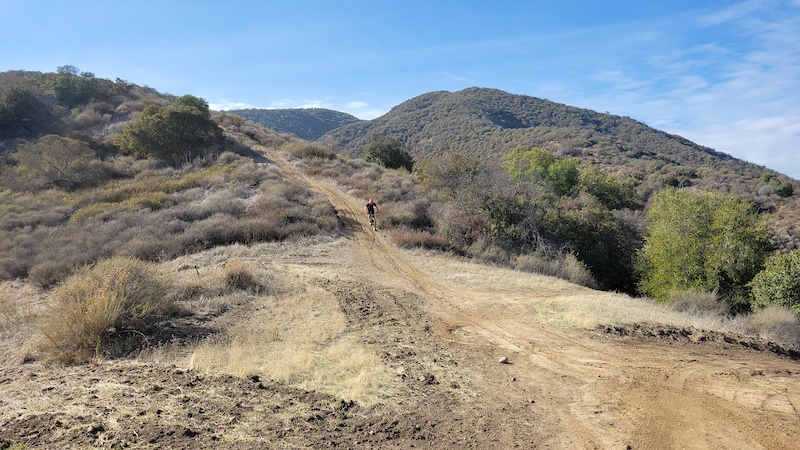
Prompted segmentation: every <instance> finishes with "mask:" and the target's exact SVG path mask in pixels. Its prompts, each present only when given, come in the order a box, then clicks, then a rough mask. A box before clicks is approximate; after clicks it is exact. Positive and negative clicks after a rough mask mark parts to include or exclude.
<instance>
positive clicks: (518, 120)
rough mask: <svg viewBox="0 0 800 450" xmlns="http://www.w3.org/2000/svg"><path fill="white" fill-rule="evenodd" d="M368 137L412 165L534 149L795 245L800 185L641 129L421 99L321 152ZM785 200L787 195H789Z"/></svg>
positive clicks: (444, 98) (342, 135)
mask: <svg viewBox="0 0 800 450" xmlns="http://www.w3.org/2000/svg"><path fill="white" fill-rule="evenodd" d="M373 135H381V136H390V137H394V138H396V139H398V140H400V141H401V142H403V143H405V145H406V147H407V149H408V150H409V153H411V155H412V157H413V158H414V159H415V160H416V161H421V160H424V159H426V158H431V157H435V156H437V155H442V154H444V153H446V152H460V153H465V154H469V155H474V156H480V157H482V158H485V159H494V160H499V159H500V158H501V157H502V156H503V155H504V154H506V153H508V152H510V151H512V150H513V149H514V148H515V147H517V146H525V147H532V146H537V147H541V148H544V149H546V150H549V151H551V152H553V153H555V154H556V155H558V156H565V157H566V156H569V157H573V158H576V159H578V160H579V162H581V163H593V164H596V165H598V166H600V167H602V168H603V169H604V170H606V171H608V172H610V173H613V174H616V175H619V176H623V177H629V178H630V179H632V180H633V181H634V183H635V185H636V188H637V191H638V192H639V194H640V195H641V196H642V198H643V199H645V200H646V199H647V198H648V197H649V195H650V194H651V193H653V192H655V191H657V190H659V189H662V188H664V187H667V186H676V187H677V186H680V187H689V186H692V187H694V188H697V189H700V190H703V191H712V190H718V191H724V192H733V193H736V194H738V195H742V196H745V197H748V198H752V199H754V200H755V201H756V202H757V203H758V205H759V207H761V208H762V209H764V210H768V211H772V212H775V213H776V214H775V215H776V218H775V227H776V231H777V233H778V239H777V240H778V245H779V246H781V247H782V248H793V247H794V246H795V245H796V244H795V242H797V241H798V238H800V230H796V229H795V224H796V223H797V222H798V219H800V212H798V211H800V200H798V197H800V196H799V195H796V194H795V195H791V192H792V191H794V192H800V184H798V182H797V180H793V179H791V178H789V177H787V176H785V175H782V174H779V173H777V172H775V171H774V170H770V169H768V168H766V167H763V166H759V165H756V164H752V163H748V162H746V161H743V160H740V159H737V158H734V157H732V156H730V155H728V154H725V153H722V152H718V151H715V150H713V149H711V148H708V147H704V146H702V145H699V144H696V143H694V142H691V141H689V140H687V139H685V138H682V137H680V136H677V135H673V134H669V133H666V132H663V131H660V130H657V129H654V128H651V127H649V126H647V125H646V124H644V123H642V122H639V121H636V120H634V119H632V118H630V117H623V116H616V115H612V114H604V113H599V112H596V111H591V110H588V109H582V108H577V107H573V106H567V105H564V104H560V103H555V102H552V101H549V100H544V99H540V98H536V97H530V96H524V95H515V94H510V93H507V92H503V91H501V90H497V89H487V88H468V89H464V90H461V91H457V92H447V91H437V92H430V93H426V94H422V95H420V96H417V97H415V98H412V99H410V100H408V101H406V102H403V103H401V104H400V105H398V106H396V107H394V108H392V109H391V111H389V112H388V113H387V114H385V115H383V116H381V117H379V118H377V119H374V120H369V121H362V122H357V123H352V124H350V125H346V126H343V127H341V128H337V129H335V130H332V131H330V132H329V133H327V134H326V135H324V136H322V138H320V140H319V142H320V143H322V144H325V145H328V146H330V147H332V148H334V149H335V150H337V151H339V152H341V153H345V154H349V155H351V156H355V155H358V154H359V153H360V152H361V149H362V148H363V147H364V145H365V144H366V142H367V141H368V139H369V138H370V137H371V136H373ZM787 194H789V195H787Z"/></svg>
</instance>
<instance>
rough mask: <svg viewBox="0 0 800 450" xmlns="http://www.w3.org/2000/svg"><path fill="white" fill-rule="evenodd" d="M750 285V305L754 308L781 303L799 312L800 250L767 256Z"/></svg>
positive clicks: (759, 308) (758, 308)
mask: <svg viewBox="0 0 800 450" xmlns="http://www.w3.org/2000/svg"><path fill="white" fill-rule="evenodd" d="M750 287H751V288H752V290H753V300H752V302H751V303H750V306H751V307H752V308H753V309H754V310H756V311H758V310H761V309H764V308H766V307H767V306H770V305H782V306H788V307H789V308H791V309H792V310H793V311H794V312H795V313H797V314H800V250H792V251H791V252H789V253H779V254H777V255H775V256H773V257H771V258H769V259H768V260H767V262H766V264H765V267H764V270H762V271H761V272H759V273H758V274H757V275H756V276H755V277H754V278H753V281H752V282H751V283H750Z"/></svg>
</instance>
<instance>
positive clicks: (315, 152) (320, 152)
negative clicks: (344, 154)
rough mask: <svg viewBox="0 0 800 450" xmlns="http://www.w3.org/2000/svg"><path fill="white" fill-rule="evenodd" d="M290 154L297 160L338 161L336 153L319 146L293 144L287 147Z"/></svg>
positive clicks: (303, 143) (300, 143) (302, 143)
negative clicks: (318, 159)
mask: <svg viewBox="0 0 800 450" xmlns="http://www.w3.org/2000/svg"><path fill="white" fill-rule="evenodd" d="M286 147H287V149H288V150H289V152H290V153H291V154H292V155H294V156H296V157H297V158H303V159H310V158H320V159H336V152H334V151H333V150H331V149H330V148H328V147H325V146H322V145H319V144H310V143H305V142H293V143H291V144H289V145H287V146H286Z"/></svg>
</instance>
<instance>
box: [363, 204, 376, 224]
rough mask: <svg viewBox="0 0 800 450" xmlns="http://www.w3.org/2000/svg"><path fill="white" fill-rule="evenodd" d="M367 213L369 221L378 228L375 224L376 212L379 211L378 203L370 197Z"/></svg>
mask: <svg viewBox="0 0 800 450" xmlns="http://www.w3.org/2000/svg"><path fill="white" fill-rule="evenodd" d="M365 209H366V211H367V215H368V216H369V223H370V225H372V228H377V227H376V226H375V212H377V211H378V204H377V203H375V201H374V200H372V199H369V201H368V202H367V206H366V208H365Z"/></svg>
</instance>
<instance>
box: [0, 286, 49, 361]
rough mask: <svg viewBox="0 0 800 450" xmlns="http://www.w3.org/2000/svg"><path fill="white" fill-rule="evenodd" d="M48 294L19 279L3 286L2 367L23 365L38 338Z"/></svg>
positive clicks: (0, 298)
mask: <svg viewBox="0 0 800 450" xmlns="http://www.w3.org/2000/svg"><path fill="white" fill-rule="evenodd" d="M47 304H48V298H47V294H46V293H45V292H44V291H42V290H41V289H39V288H36V287H34V286H32V285H30V284H25V283H23V282H22V281H20V280H15V281H6V282H4V283H2V284H0V365H14V364H21V363H22V362H23V361H24V360H25V359H26V358H30V357H31V356H32V354H33V342H34V341H35V340H36V339H37V338H38V337H39V332H38V330H37V328H36V326H35V322H36V321H37V320H39V319H40V318H41V317H42V316H43V315H44V314H45V313H46V312H47V308H46V305H47Z"/></svg>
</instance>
